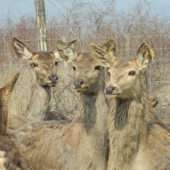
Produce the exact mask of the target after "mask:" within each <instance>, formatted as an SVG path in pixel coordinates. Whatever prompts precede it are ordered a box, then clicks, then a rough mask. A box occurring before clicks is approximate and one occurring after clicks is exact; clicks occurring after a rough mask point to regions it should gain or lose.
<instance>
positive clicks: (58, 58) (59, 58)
mask: <svg viewBox="0 0 170 170" xmlns="http://www.w3.org/2000/svg"><path fill="white" fill-rule="evenodd" d="M53 54H54V56H55V58H56V59H57V60H58V61H59V60H63V59H62V58H61V57H60V54H59V52H58V51H57V50H55V51H53Z"/></svg>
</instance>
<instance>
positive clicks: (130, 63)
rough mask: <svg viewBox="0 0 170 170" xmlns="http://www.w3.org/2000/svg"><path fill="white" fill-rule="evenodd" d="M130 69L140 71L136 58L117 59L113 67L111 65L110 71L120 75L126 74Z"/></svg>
mask: <svg viewBox="0 0 170 170" xmlns="http://www.w3.org/2000/svg"><path fill="white" fill-rule="evenodd" d="M128 71H136V72H137V73H138V72H139V68H138V65H137V63H136V59H127V58H125V59H120V60H116V61H115V62H114V64H113V66H112V67H110V69H109V72H110V73H111V74H112V75H115V76H119V75H120V74H121V75H123V74H126V73H127V72H128Z"/></svg>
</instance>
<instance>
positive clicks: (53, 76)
mask: <svg viewBox="0 0 170 170" xmlns="http://www.w3.org/2000/svg"><path fill="white" fill-rule="evenodd" d="M48 78H49V80H51V82H52V83H56V81H57V80H58V76H57V75H55V74H51V75H50V76H48Z"/></svg>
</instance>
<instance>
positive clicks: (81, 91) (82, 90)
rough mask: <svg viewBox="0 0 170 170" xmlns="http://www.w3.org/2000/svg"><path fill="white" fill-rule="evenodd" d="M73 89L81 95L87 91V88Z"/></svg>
mask: <svg viewBox="0 0 170 170" xmlns="http://www.w3.org/2000/svg"><path fill="white" fill-rule="evenodd" d="M74 89H75V90H76V91H77V92H79V93H83V92H86V91H87V87H74Z"/></svg>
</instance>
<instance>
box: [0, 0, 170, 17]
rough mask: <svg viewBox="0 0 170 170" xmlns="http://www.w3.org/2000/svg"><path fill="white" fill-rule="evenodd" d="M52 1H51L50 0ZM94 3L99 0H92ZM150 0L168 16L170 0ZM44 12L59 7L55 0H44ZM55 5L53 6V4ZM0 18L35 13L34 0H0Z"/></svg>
mask: <svg viewBox="0 0 170 170" xmlns="http://www.w3.org/2000/svg"><path fill="white" fill-rule="evenodd" d="M50 1H51V2H52V3H53V4H52V3H51V2H50ZM63 1H64V0H63ZM68 1H71V0H65V4H66V5H68V6H69V2H68ZM93 1H94V2H95V1H96V3H98V2H99V0H93ZM137 2H139V0H117V3H116V10H118V11H129V10H131V8H132V7H133V6H134V5H135V3H137ZM147 2H152V6H153V8H154V9H156V10H157V11H160V12H162V13H164V15H165V16H167V17H168V16H170V0H147ZM45 5H46V13H47V14H49V15H50V14H55V13H56V11H57V8H56V7H55V6H57V7H58V8H61V6H60V5H59V3H57V1H56V0H45ZM54 5H55V6H54ZM0 11H1V12H0V14H1V15H0V18H1V19H2V17H4V16H7V15H10V16H11V17H13V18H18V17H19V16H21V15H25V14H27V15H28V14H30V15H32V14H35V7H34V0H0Z"/></svg>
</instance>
